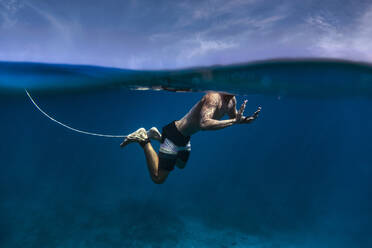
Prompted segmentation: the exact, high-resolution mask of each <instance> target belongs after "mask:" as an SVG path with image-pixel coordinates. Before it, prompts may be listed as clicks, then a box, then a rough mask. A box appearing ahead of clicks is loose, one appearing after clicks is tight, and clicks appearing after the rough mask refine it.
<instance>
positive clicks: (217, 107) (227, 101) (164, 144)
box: [120, 92, 261, 184]
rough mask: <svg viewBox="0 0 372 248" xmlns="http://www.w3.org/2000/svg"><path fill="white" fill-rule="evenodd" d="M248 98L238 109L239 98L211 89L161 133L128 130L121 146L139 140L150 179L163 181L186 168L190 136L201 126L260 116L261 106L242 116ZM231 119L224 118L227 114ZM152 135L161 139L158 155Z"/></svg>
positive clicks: (226, 124)
mask: <svg viewBox="0 0 372 248" xmlns="http://www.w3.org/2000/svg"><path fill="white" fill-rule="evenodd" d="M246 103H247V100H245V101H244V103H243V104H242V105H241V107H240V109H239V111H237V110H236V98H235V96H234V95H232V94H229V93H221V92H208V93H207V94H205V95H204V96H203V98H202V99H201V100H200V101H199V102H198V103H197V104H195V106H194V107H193V108H192V109H191V110H190V111H189V112H188V113H187V114H186V115H185V116H184V117H183V118H182V119H180V120H178V121H173V122H171V123H170V124H168V125H166V126H165V127H163V130H162V134H160V132H159V131H158V130H157V128H156V127H153V128H151V129H150V130H148V131H146V130H145V129H144V128H140V129H138V130H137V131H135V132H134V133H131V134H129V135H128V136H127V137H126V138H125V139H124V141H123V143H121V144H120V146H121V147H124V146H126V145H127V144H129V143H132V142H138V143H139V144H140V145H141V147H142V148H143V150H144V152H145V156H146V160H147V167H148V170H149V172H150V176H151V179H152V180H153V181H154V182H155V183H157V184H161V183H163V182H164V181H165V179H166V178H167V177H168V174H169V172H171V171H172V170H173V169H174V167H175V166H177V167H178V168H180V169H183V168H184V167H185V165H186V162H187V160H188V158H189V155H190V151H191V144H190V136H191V135H193V134H195V133H196V132H198V131H201V130H203V131H204V130H218V129H222V128H225V127H229V126H232V125H234V124H247V123H251V122H252V121H253V120H255V119H256V118H257V117H258V114H259V113H260V111H261V107H259V108H258V109H257V111H256V112H254V114H253V115H251V116H247V117H245V116H243V112H244V109H245V105H246ZM226 114H227V115H228V116H229V118H230V119H227V120H221V118H222V117H223V116H224V115H226ZM150 139H155V140H158V141H160V142H161V145H160V149H159V155H158V154H156V152H155V151H154V149H153V147H152V145H151V143H150Z"/></svg>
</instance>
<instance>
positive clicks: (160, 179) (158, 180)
mask: <svg viewBox="0 0 372 248" xmlns="http://www.w3.org/2000/svg"><path fill="white" fill-rule="evenodd" d="M151 179H152V181H153V182H154V183H155V184H163V183H164V182H165V180H166V179H167V178H166V177H159V176H151Z"/></svg>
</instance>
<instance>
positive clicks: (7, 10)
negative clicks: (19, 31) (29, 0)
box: [0, 0, 24, 29]
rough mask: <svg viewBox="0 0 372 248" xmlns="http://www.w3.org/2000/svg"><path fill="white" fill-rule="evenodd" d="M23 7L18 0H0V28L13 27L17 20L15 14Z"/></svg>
mask: <svg viewBox="0 0 372 248" xmlns="http://www.w3.org/2000/svg"><path fill="white" fill-rule="evenodd" d="M23 7H24V4H23V2H21V1H18V0H0V21H1V22H0V24H1V28H5V29H9V28H11V27H13V26H14V25H15V24H16V23H17V21H18V18H17V16H16V15H17V13H18V11H19V10H20V9H21V8H23Z"/></svg>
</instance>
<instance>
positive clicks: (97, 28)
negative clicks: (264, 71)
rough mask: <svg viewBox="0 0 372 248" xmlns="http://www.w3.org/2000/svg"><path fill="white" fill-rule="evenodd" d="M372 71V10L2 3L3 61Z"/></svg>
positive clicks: (138, 2)
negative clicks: (318, 63)
mask: <svg viewBox="0 0 372 248" xmlns="http://www.w3.org/2000/svg"><path fill="white" fill-rule="evenodd" d="M279 57H281V58H282V57H289V58H296V57H329V58H341V59H351V60H357V61H367V62H372V1H364V0H344V1H337V0H323V1H321V0H302V1H296V0H291V1H277V0H276V1H275V0H229V1H225V0H208V1H206V0H197V1H192V0H189V1H177V0H173V1H171V0H157V1H152V0H127V1H119V0H105V1H97V0H74V1H72V0H64V1H60V0H47V1H46V0H0V61H32V62H46V63H68V64H91V65H101V66H112V67H120V68H130V69H164V68H182V67H190V66H203V65H214V64H230V63H239V62H249V61H255V60H262V59H270V58H279Z"/></svg>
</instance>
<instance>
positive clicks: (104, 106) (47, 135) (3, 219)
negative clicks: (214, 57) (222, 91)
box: [0, 76, 372, 247]
mask: <svg viewBox="0 0 372 248" xmlns="http://www.w3.org/2000/svg"><path fill="white" fill-rule="evenodd" d="M315 77H316V76H314V78H315ZM0 78H1V76H0ZM13 82H14V83H15V84H16V81H13ZM226 84H228V82H227V83H226ZM142 86H143V85H142ZM176 86H177V85H176ZM22 87H23V86H22ZM218 87H220V85H219V86H218ZM224 87H225V88H228V87H230V86H224ZM315 87H316V86H315ZM335 87H336V88H337V86H335ZM368 87H370V85H368ZM300 88H301V89H304V88H303V87H302V86H301V87H300ZM46 89H47V87H46ZM317 89H319V88H317ZM261 90H262V93H261V94H249V92H244V93H245V94H246V95H245V96H243V95H238V96H237V99H238V104H239V103H241V102H242V101H243V100H244V99H245V98H247V99H248V100H249V101H248V104H247V109H246V111H247V113H249V112H253V111H255V110H256V108H257V107H258V106H262V113H261V116H260V117H259V119H258V120H257V121H256V122H255V123H253V124H250V125H237V126H232V127H229V128H226V129H224V130H219V131H213V132H212V131H210V132H207V131H206V132H200V133H197V134H196V135H195V136H193V137H192V139H191V143H192V152H191V157H190V160H189V162H188V164H187V166H186V168H185V169H184V170H180V169H176V170H175V171H173V172H172V173H171V175H170V176H169V178H168V179H167V181H166V182H165V183H164V184H163V185H155V184H153V183H152V182H151V180H150V178H149V175H148V172H147V169H146V164H145V158H144V154H143V151H142V150H141V148H140V146H138V145H137V144H131V145H129V146H128V147H126V148H125V149H120V147H119V144H120V142H121V140H120V139H109V138H97V137H91V136H86V135H81V134H77V133H74V132H71V131H69V130H67V129H64V128H63V127H60V126H58V125H56V124H55V123H53V122H51V121H50V120H48V119H47V118H45V116H43V115H41V114H40V112H38V111H37V110H36V109H35V107H34V106H33V105H32V104H31V103H30V101H29V99H28V98H27V97H26V95H25V94H23V93H22V94H21V92H19V93H18V94H13V93H10V92H8V91H4V92H3V94H2V95H1V97H0V108H1V122H0V130H1V143H0V157H1V159H0V247H372V235H371V233H372V224H371V223H372V211H371V209H372V200H371V199H372V198H371V197H370V196H371V194H372V182H371V178H372V153H371V144H370V142H371V140H372V130H371V127H372V101H371V100H370V98H369V95H368V94H369V93H368V94H366V95H363V94H359V93H358V94H357V95H353V94H350V95H348V96H347V95H346V94H345V91H340V92H342V94H340V95H342V96H343V97H341V98H339V97H336V98H335V97H334V95H333V96H331V97H325V96H324V94H323V96H322V97H311V96H319V94H313V95H311V94H310V95H307V96H305V97H301V96H300V95H299V94H295V95H286V94H283V95H278V94H272V92H266V91H265V89H264V88H261ZM279 91H280V89H279ZM265 92H266V93H265ZM314 92H316V91H315V90H314ZM360 92H362V91H360ZM31 94H32V95H33V97H34V98H35V100H36V101H37V102H38V104H39V105H40V106H41V107H42V108H43V109H44V110H45V111H46V112H48V113H50V114H51V115H52V116H54V117H56V118H57V119H58V120H60V121H62V122H65V123H66V124H69V125H71V126H73V127H76V128H79V129H83V130H89V131H96V132H102V133H113V134H126V133H129V132H131V131H133V130H135V129H137V128H139V127H141V126H143V127H146V128H150V127H152V126H156V127H158V128H159V129H160V128H161V127H162V126H163V125H165V124H167V123H169V122H170V121H172V120H175V119H178V118H181V117H182V116H183V115H184V114H185V113H186V112H187V111H188V110H189V108H190V107H192V106H193V104H195V103H196V102H197V101H198V100H199V99H200V98H201V97H202V95H203V92H194V93H192V92H187V93H179V92H178V93H174V92H167V91H130V90H128V89H127V88H125V87H124V88H118V87H114V88H113V89H108V88H105V87H104V88H100V89H99V90H94V91H92V90H89V89H84V90H79V91H51V92H47V91H40V89H39V90H36V89H34V91H32V90H31ZM320 95H322V94H320ZM330 95H332V94H330ZM279 96H280V97H279ZM309 96H310V97H309ZM346 96H347V97H346ZM360 96H362V97H360ZM365 96H367V97H365ZM153 143H154V144H155V146H156V147H158V144H157V143H155V142H153Z"/></svg>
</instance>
